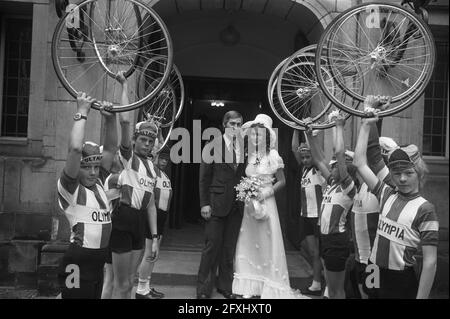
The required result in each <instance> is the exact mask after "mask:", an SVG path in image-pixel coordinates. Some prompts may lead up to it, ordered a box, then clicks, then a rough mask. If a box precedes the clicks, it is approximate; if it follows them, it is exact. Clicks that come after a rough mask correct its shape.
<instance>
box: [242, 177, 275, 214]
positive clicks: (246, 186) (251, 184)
mask: <svg viewBox="0 0 450 319" xmlns="http://www.w3.org/2000/svg"><path fill="white" fill-rule="evenodd" d="M235 188H236V191H237V195H236V199H237V200H239V201H242V202H244V203H245V205H246V206H247V207H248V209H247V212H248V214H249V215H250V216H252V217H253V218H255V219H259V220H264V219H266V218H267V217H268V214H267V211H266V209H265V204H264V203H261V202H260V201H259V200H258V199H257V198H258V195H259V193H260V190H261V189H262V188H263V181H262V180H261V179H259V178H258V177H243V178H242V179H241V182H240V183H239V185H237V186H235Z"/></svg>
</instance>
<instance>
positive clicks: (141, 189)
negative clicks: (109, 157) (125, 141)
mask: <svg viewBox="0 0 450 319" xmlns="http://www.w3.org/2000/svg"><path fill="white" fill-rule="evenodd" d="M119 158H120V160H121V162H122V164H123V167H124V169H123V170H122V172H121V173H120V176H119V180H118V182H117V184H118V185H119V186H120V187H123V186H124V185H127V186H129V187H130V188H131V189H132V191H131V198H128V196H129V195H130V194H129V193H128V192H125V191H122V192H121V195H120V196H121V198H120V202H121V203H126V204H128V205H130V207H132V208H134V209H137V210H141V209H146V208H147V207H142V206H143V205H144V201H145V200H144V199H145V196H146V195H147V194H150V195H151V194H152V193H153V188H154V187H155V183H156V172H155V170H154V167H153V163H152V161H150V160H148V159H145V161H146V163H147V164H148V167H149V169H150V172H148V173H149V174H150V175H151V177H150V176H148V175H149V174H148V173H147V168H146V166H145V165H144V163H143V159H141V158H139V156H137V155H136V154H134V153H133V152H132V153H131V156H130V159H129V160H127V159H126V158H125V157H124V156H123V155H122V152H121V151H120V152H119ZM133 158H136V159H137V161H138V163H139V164H138V169H137V170H134V169H133V167H132V166H133ZM147 197H149V196H147ZM147 204H148V203H147Z"/></svg>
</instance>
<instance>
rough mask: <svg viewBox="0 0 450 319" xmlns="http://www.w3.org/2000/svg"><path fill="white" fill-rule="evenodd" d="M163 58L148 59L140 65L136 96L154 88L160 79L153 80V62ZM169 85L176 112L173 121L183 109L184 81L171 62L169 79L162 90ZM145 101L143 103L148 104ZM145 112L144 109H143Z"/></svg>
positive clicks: (158, 61) (155, 62) (156, 62)
mask: <svg viewBox="0 0 450 319" xmlns="http://www.w3.org/2000/svg"><path fill="white" fill-rule="evenodd" d="M162 59H163V58H161V57H157V58H155V59H149V60H148V61H147V62H146V63H145V64H144V66H143V67H142V71H141V72H140V75H139V85H138V96H143V95H145V94H146V92H147V91H148V90H149V89H154V86H155V85H156V84H158V83H159V82H160V79H159V80H158V81H156V82H155V74H153V73H154V71H153V70H154V69H155V68H156V67H154V66H153V65H154V64H158V63H160V60H162ZM168 87H170V90H171V91H170V92H173V93H174V94H173V96H171V98H173V99H174V101H175V103H176V113H175V121H176V120H177V119H178V118H179V117H180V115H181V112H182V111H183V105H184V96H185V95H184V83H183V78H182V77H181V73H180V71H179V70H178V68H177V67H176V65H175V64H172V70H171V72H170V75H169V79H168V81H167V83H166V85H165V86H164V88H163V90H167V89H168ZM148 104H149V103H146V104H145V105H148ZM144 108H145V106H144ZM144 112H145V110H144Z"/></svg>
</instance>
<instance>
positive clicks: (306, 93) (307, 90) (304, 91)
mask: <svg viewBox="0 0 450 319" xmlns="http://www.w3.org/2000/svg"><path fill="white" fill-rule="evenodd" d="M318 88H319V83H318V82H314V83H313V84H312V85H311V86H310V87H301V88H298V89H297V90H296V91H295V93H296V94H297V96H298V97H299V98H301V99H305V98H308V97H310V96H311V95H313V94H314V93H315V92H317V90H318Z"/></svg>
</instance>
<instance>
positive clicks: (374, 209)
mask: <svg viewBox="0 0 450 319" xmlns="http://www.w3.org/2000/svg"><path fill="white" fill-rule="evenodd" d="M352 212H354V213H357V214H368V213H378V212H380V205H379V204H378V199H377V197H376V196H375V195H374V194H373V193H371V192H370V190H369V187H368V186H367V184H366V183H364V184H362V185H361V188H360V189H359V192H358V193H356V195H355V197H354V198H353V207H352Z"/></svg>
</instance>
